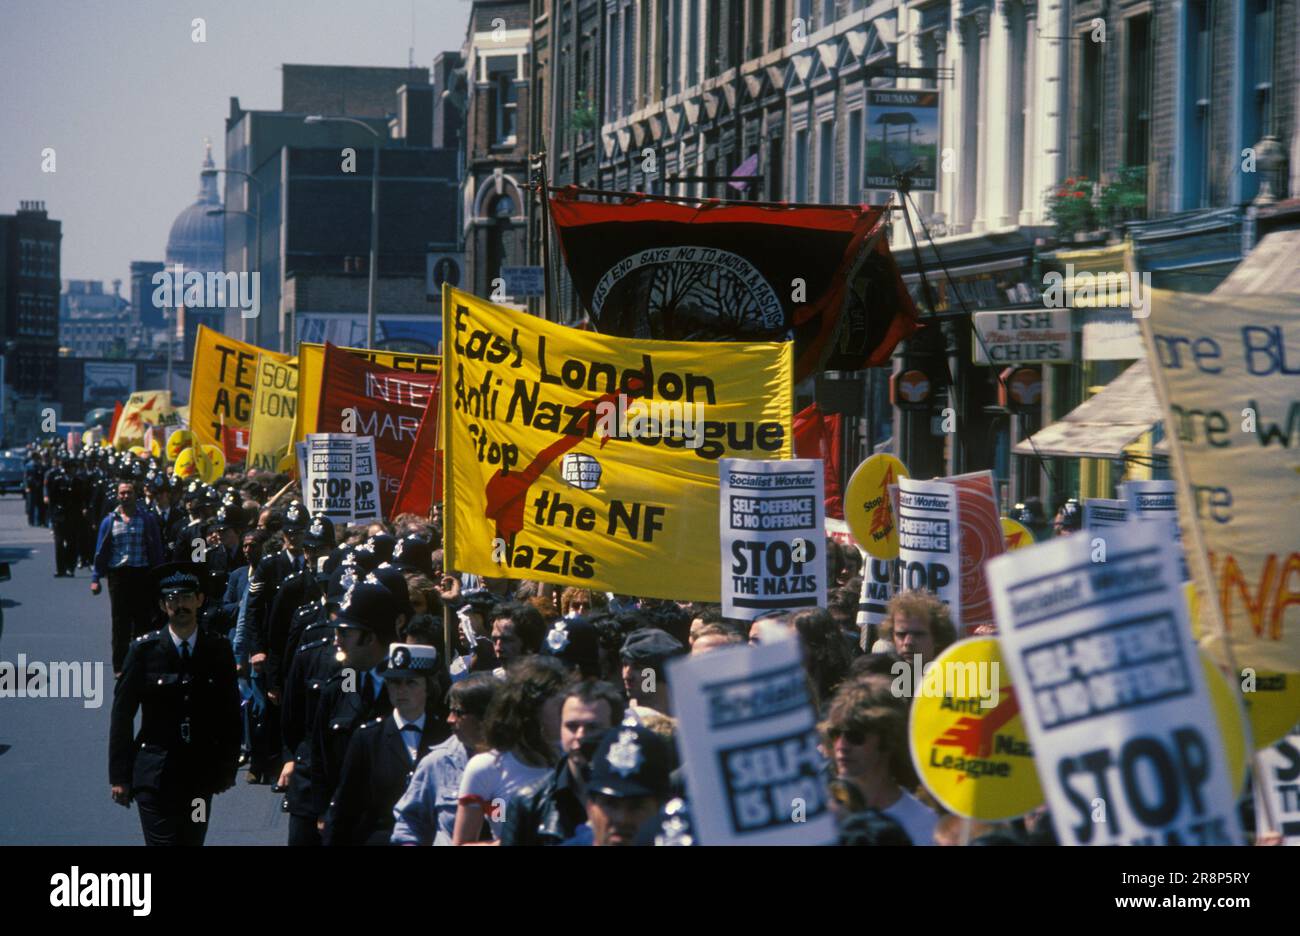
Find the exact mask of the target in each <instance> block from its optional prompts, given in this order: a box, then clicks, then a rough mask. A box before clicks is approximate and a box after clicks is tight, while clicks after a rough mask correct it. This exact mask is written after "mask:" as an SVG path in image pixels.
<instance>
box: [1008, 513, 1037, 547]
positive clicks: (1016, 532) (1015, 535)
mask: <svg viewBox="0 0 1300 936" xmlns="http://www.w3.org/2000/svg"><path fill="white" fill-rule="evenodd" d="M1001 520H1002V538H1003V539H1004V540H1006V544H1007V552H1012V551H1014V550H1017V549H1024V548H1026V547H1028V546H1032V545H1034V534H1032V533H1030V532H1029V527H1027V526H1025V525H1024V524H1023V523H1021V522H1020V521H1019V520H1012V519H1011V518H1010V517H1002V518H1001Z"/></svg>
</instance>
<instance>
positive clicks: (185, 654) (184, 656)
mask: <svg viewBox="0 0 1300 936" xmlns="http://www.w3.org/2000/svg"><path fill="white" fill-rule="evenodd" d="M189 668H190V644H189V641H187V640H182V641H181V669H182V670H188V669H189Z"/></svg>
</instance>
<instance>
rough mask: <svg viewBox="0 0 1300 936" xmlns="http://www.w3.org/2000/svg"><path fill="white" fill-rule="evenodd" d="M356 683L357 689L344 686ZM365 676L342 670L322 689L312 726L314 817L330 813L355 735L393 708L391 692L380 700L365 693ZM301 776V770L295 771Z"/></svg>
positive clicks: (371, 692)
mask: <svg viewBox="0 0 1300 936" xmlns="http://www.w3.org/2000/svg"><path fill="white" fill-rule="evenodd" d="M349 676H350V677H351V680H352V681H354V683H355V685H354V688H353V689H351V690H346V689H345V688H344V686H345V685H346V684H347V683H348V682H349V679H348V677H349ZM361 689H362V674H361V673H357V672H356V671H355V670H351V669H348V668H346V667H345V668H343V669H340V670H339V671H338V672H336V673H335V674H334V675H332V676H331V677H330V678H329V679H328V680H326V682H325V685H324V686H323V687H322V688H321V694H320V704H319V705H318V707H317V709H316V717H315V719H314V720H313V722H312V743H311V803H312V807H311V808H312V810H313V811H314V812H313V814H314V815H317V816H323V815H325V813H326V812H327V811H328V810H329V805H330V800H331V799H332V798H333V796H334V790H335V789H336V788H337V787H338V785H339V778H340V777H341V776H342V774H343V758H344V756H345V755H346V754H347V750H348V741H349V740H350V739H351V738H352V732H353V731H355V730H356V728H357V726H358V725H360V724H361V723H362V722H366V721H371V720H372V719H375V718H378V717H380V716H381V715H382V714H383V713H385V712H391V711H392V710H393V705H392V703H391V702H389V701H388V689H387V688H382V689H380V691H379V695H378V697H375V696H374V693H373V691H370V692H368V693H362V691H361ZM294 771H295V772H297V768H294Z"/></svg>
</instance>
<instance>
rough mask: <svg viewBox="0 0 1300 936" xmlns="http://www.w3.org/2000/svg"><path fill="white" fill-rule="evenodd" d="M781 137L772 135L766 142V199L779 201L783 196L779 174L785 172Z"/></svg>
mask: <svg viewBox="0 0 1300 936" xmlns="http://www.w3.org/2000/svg"><path fill="white" fill-rule="evenodd" d="M781 153H782V146H781V138H780V137H779V136H778V137H772V139H771V140H770V141H768V144H767V173H766V175H767V200H768V201H781V199H782V198H783V197H784V196H783V195H782V192H783V191H784V189H783V188H782V186H781V181H782V180H781V174H782V173H783V172H785V161H784V160H783V159H782V158H781Z"/></svg>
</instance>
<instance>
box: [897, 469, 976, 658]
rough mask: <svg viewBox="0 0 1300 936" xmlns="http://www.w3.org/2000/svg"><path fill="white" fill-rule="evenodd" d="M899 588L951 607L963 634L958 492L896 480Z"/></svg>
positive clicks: (937, 485) (954, 622)
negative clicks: (927, 594) (932, 596)
mask: <svg viewBox="0 0 1300 936" xmlns="http://www.w3.org/2000/svg"><path fill="white" fill-rule="evenodd" d="M895 514H896V516H897V517H898V561H899V563H900V564H901V566H902V569H901V572H900V574H899V584H900V586H901V588H902V590H903V591H922V590H924V591H929V592H932V593H933V594H935V595H936V596H938V598H939V600H940V601H942V602H943V603H944V604H946V605H947V606H948V615H949V617H950V618H951V619H952V625H953V627H954V628H956V631H957V633H959V634H960V633H962V629H961V522H960V519H959V517H958V513H957V487H956V485H953V484H948V483H947V482H945V481H917V480H915V479H913V478H899V479H898V509H897V511H896V512H895Z"/></svg>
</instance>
